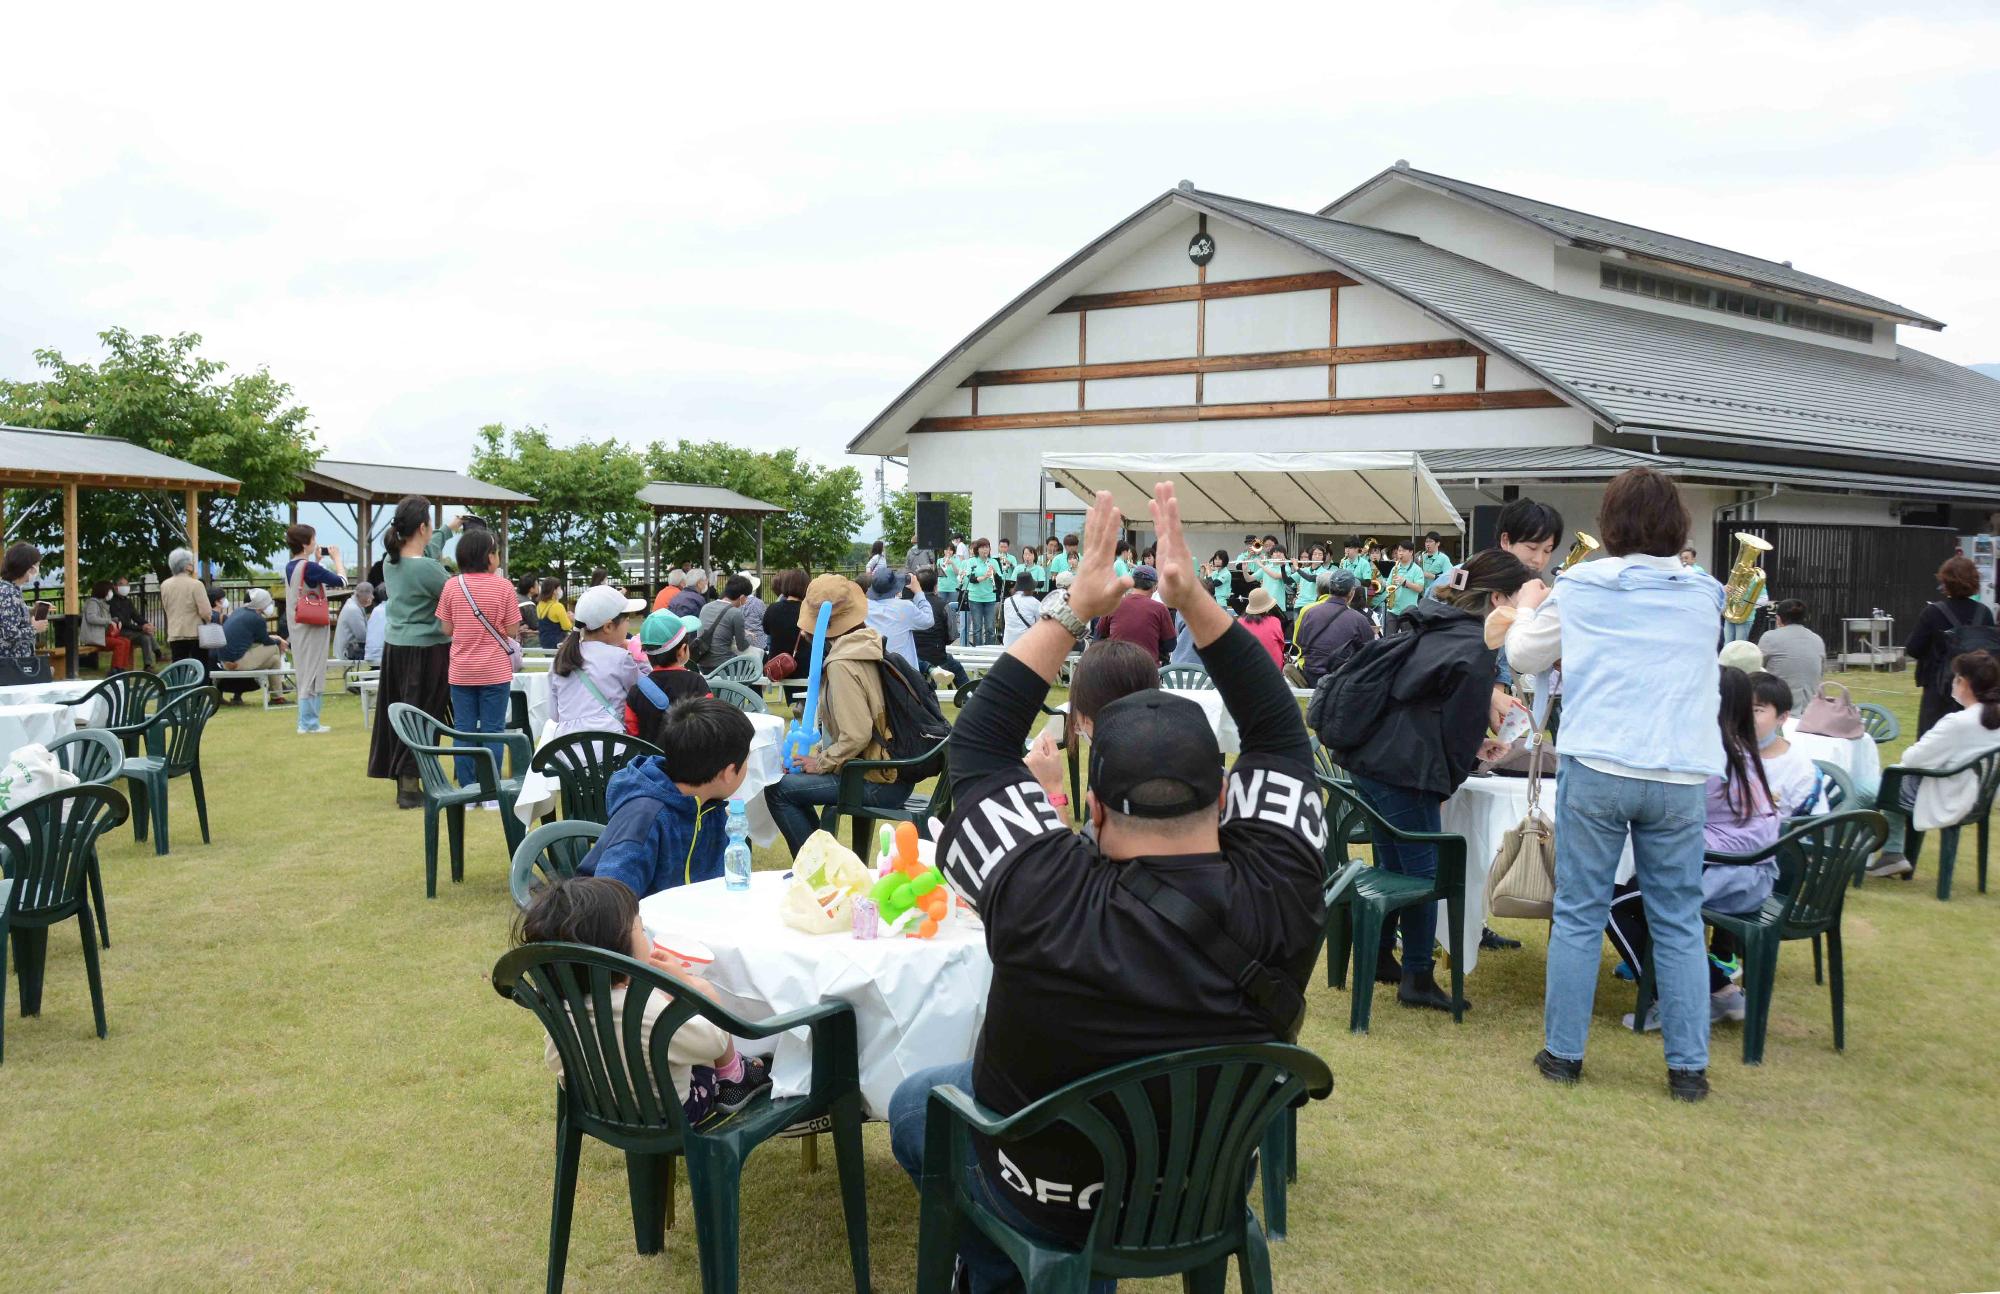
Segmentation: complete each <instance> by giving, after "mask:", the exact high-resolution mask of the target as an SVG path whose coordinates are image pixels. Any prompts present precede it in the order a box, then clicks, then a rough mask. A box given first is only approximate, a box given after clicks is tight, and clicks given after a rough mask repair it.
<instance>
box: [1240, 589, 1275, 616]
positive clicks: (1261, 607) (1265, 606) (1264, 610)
mask: <svg viewBox="0 0 2000 1294" xmlns="http://www.w3.org/2000/svg"><path fill="white" fill-rule="evenodd" d="M1277 609H1278V599H1276V598H1274V597H1272V596H1271V590H1269V589H1251V590H1250V601H1249V602H1248V603H1246V604H1245V606H1244V610H1246V611H1248V612H1249V613H1250V614H1251V615H1253V616H1267V615H1269V614H1271V613H1272V612H1273V611H1276V610H1277Z"/></svg>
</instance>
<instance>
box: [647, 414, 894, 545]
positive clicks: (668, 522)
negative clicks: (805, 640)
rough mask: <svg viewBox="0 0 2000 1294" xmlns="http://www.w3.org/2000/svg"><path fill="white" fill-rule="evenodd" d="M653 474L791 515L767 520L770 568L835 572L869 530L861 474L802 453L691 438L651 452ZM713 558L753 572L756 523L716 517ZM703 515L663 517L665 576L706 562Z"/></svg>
mask: <svg viewBox="0 0 2000 1294" xmlns="http://www.w3.org/2000/svg"><path fill="white" fill-rule="evenodd" d="M646 469H647V471H648V472H649V473H651V476H652V479H653V480H655V481H679V482H681V483H683V484H686V485H720V486H723V487H725V488H727V489H731V490H734V491H736V492H737V493H738V494H744V495H748V496H749V497H750V498H753V499H762V500H764V501H765V502H766V503H775V504H778V505H780V506H781V507H783V508H784V509H785V511H783V512H774V513H771V514H769V515H768V516H767V517H766V518H765V520H764V566H765V568H766V569H767V570H774V571H775V570H782V569H784V568H786V567H789V566H798V567H802V568H803V569H805V570H806V571H808V572H812V571H825V570H831V569H833V568H834V567H835V566H836V565H838V564H839V563H840V561H841V560H842V558H844V557H845V556H846V554H847V545H848V541H849V538H850V537H851V536H852V535H853V534H854V532H855V531H856V530H858V529H860V528H861V521H862V517H863V515H864V513H865V509H864V508H863V506H862V503H861V473H859V472H857V471H855V470H854V469H853V468H852V467H821V466H820V465H819V464H817V463H815V462H813V461H812V460H811V459H808V458H803V457H801V456H800V455H799V453H798V451H797V450H792V449H781V450H779V451H777V452H776V453H773V454H766V453H760V452H759V451H757V450H753V449H744V448H741V447H739V446H736V445H731V444H727V443H725V442H722V441H715V440H711V441H692V440H683V441H679V442H677V443H675V444H673V445H668V444H665V443H664V442H662V443H659V444H655V445H653V446H652V447H650V448H649V449H647V451H646ZM711 522H712V524H713V526H714V530H713V532H712V535H711V539H710V552H711V554H712V555H713V558H714V560H715V561H716V562H718V563H721V564H723V565H726V566H729V567H731V568H732V569H737V570H748V569H749V568H750V567H751V566H752V565H754V564H755V563H756V560H757V519H756V518H755V517H724V516H719V515H718V516H715V517H712V518H711ZM701 523H702V518H701V515H700V514H699V513H682V514H674V513H668V514H666V515H665V516H663V517H662V518H661V519H660V534H659V552H660V565H661V570H662V571H663V572H664V571H665V570H667V569H669V568H671V567H673V566H676V565H682V566H684V565H686V564H688V563H689V562H699V561H700V560H701Z"/></svg>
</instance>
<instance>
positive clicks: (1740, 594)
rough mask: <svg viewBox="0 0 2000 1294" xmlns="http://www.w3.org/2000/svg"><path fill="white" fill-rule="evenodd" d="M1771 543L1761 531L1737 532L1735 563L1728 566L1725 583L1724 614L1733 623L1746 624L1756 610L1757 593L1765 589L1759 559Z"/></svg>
mask: <svg viewBox="0 0 2000 1294" xmlns="http://www.w3.org/2000/svg"><path fill="white" fill-rule="evenodd" d="M1771 546H1772V545H1771V541H1770V540H1768V539H1766V538H1764V537H1763V536H1762V535H1753V534H1751V533H1750V532H1749V531H1747V530H1739V531H1737V532H1736V564H1735V565H1733V566H1731V567H1730V568H1729V583H1728V584H1726V585H1724V586H1723V603H1722V618H1723V619H1724V620H1727V621H1728V622H1729V623H1730V624H1733V625H1740V624H1743V623H1744V622H1745V621H1747V620H1749V619H1750V617H1751V616H1752V615H1754V614H1756V611H1757V597H1758V595H1759V594H1761V593H1763V591H1764V572H1763V571H1762V570H1761V569H1760V568H1759V567H1758V565H1757V562H1758V560H1759V559H1760V558H1762V557H1763V556H1764V554H1765V553H1768V552H1770V551H1771Z"/></svg>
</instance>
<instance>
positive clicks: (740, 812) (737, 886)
mask: <svg viewBox="0 0 2000 1294" xmlns="http://www.w3.org/2000/svg"><path fill="white" fill-rule="evenodd" d="M722 883H723V884H724V885H725V886H727V887H728V888H730V889H732V890H747V889H749V888H750V819H749V817H748V816H747V811H746V810H745V809H744V807H743V801H741V800H731V801H730V802H729V843H728V844H727V845H725V846H724V847H723V850H722Z"/></svg>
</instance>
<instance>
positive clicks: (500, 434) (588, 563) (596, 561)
mask: <svg viewBox="0 0 2000 1294" xmlns="http://www.w3.org/2000/svg"><path fill="white" fill-rule="evenodd" d="M469 471H470V474H471V475H472V476H474V477H477V478H478V479H479V480H482V481H488V482H491V483H492V484H494V485H500V486H505V487H506V488H508V489H510V490H519V491H520V492H521V493H523V494H529V495H533V496H534V498H535V500H536V502H535V503H534V504H532V505H525V506H521V507H517V508H515V509H514V512H513V520H512V521H511V522H510V523H509V525H508V528H507V566H508V573H509V574H512V575H528V574H540V573H542V572H545V571H546V572H552V573H555V574H556V575H557V576H558V578H561V579H562V580H564V582H565V583H567V582H569V573H570V572H571V571H575V570H583V571H588V570H589V569H590V568H591V567H594V566H603V567H606V568H611V569H615V568H616V567H617V564H618V551H619V549H621V548H623V547H625V546H626V545H628V544H631V543H633V542H635V541H636V540H637V539H638V537H639V534H640V532H641V530H642V529H643V528H644V526H645V523H646V509H645V507H644V505H642V504H641V503H640V502H639V500H638V497H637V496H638V493H639V487H640V486H642V485H644V484H645V482H646V469H645V467H644V465H643V464H642V463H641V461H640V458H639V455H638V454H637V453H636V452H634V451H633V450H631V449H629V448H627V447H626V446H624V445H621V444H619V443H618V442H617V441H615V440H597V441H590V440H586V441H582V442H580V443H578V444H575V445H556V444H553V443H552V442H551V441H550V440H549V433H548V429H547V428H546V427H521V428H518V429H516V430H514V431H512V432H509V431H508V430H507V428H506V427H505V426H503V425H502V424H500V423H497V422H496V423H489V424H487V425H486V426H484V427H481V428H480V429H479V444H478V446H477V447H476V448H475V449H474V450H473V454H472V465H471V467H470V469H469Z"/></svg>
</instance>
